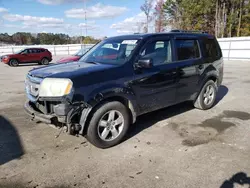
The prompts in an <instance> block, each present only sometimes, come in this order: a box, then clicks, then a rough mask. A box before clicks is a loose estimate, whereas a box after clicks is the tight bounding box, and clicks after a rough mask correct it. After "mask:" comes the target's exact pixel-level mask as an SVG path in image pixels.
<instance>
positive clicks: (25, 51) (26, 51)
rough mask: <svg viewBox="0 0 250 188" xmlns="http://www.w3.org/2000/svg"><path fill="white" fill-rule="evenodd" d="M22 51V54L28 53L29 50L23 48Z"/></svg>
mask: <svg viewBox="0 0 250 188" xmlns="http://www.w3.org/2000/svg"><path fill="white" fill-rule="evenodd" d="M22 53H24V54H28V53H30V52H29V50H28V49H26V50H24V51H23V52H22Z"/></svg>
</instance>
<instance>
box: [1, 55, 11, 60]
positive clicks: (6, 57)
mask: <svg viewBox="0 0 250 188" xmlns="http://www.w3.org/2000/svg"><path fill="white" fill-rule="evenodd" d="M1 58H2V59H8V58H9V56H7V55H4V56H2V57H1Z"/></svg>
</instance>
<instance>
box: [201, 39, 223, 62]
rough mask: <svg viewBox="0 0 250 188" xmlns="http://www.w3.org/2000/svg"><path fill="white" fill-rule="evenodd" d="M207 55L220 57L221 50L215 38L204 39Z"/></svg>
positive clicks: (205, 53)
mask: <svg viewBox="0 0 250 188" xmlns="http://www.w3.org/2000/svg"><path fill="white" fill-rule="evenodd" d="M203 45H204V49H205V52H204V55H205V57H213V58H215V57H220V55H221V54H220V50H219V47H218V45H217V42H216V40H215V39H204V40H203Z"/></svg>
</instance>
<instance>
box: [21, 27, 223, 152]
mask: <svg viewBox="0 0 250 188" xmlns="http://www.w3.org/2000/svg"><path fill="white" fill-rule="evenodd" d="M222 78H223V58H222V52H221V49H220V46H219V44H218V42H217V40H216V38H215V37H214V36H213V35H210V34H207V33H203V32H200V33H195V32H184V31H179V30H178V31H176V30H175V31H173V32H169V33H158V34H156V33H154V34H134V35H126V36H117V37H110V38H107V39H105V40H103V41H101V42H100V43H98V44H97V45H95V46H94V47H93V48H92V49H91V50H89V51H88V52H87V53H86V54H85V55H84V56H83V57H82V58H81V59H80V60H79V61H78V62H71V63H61V64H54V65H53V64H52V65H48V66H45V67H40V68H34V69H33V70H31V71H29V72H28V74H27V78H26V82H25V84H26V93H27V98H28V101H27V102H26V103H25V105H24V107H25V110H26V112H27V113H28V114H29V115H30V116H31V117H32V119H35V120H38V121H42V122H45V123H47V124H55V125H57V126H61V125H62V126H63V127H65V128H66V131H67V132H68V133H69V134H71V135H84V136H86V138H87V139H88V140H89V142H91V143H92V144H93V145H95V146H96V147H99V148H108V147H112V146H114V145H116V144H118V143H120V142H121V141H122V140H123V139H124V137H125V135H126V132H127V130H128V128H129V126H131V125H132V124H134V123H135V122H136V119H137V117H138V116H140V115H142V114H145V113H149V112H152V111H155V110H158V109H161V108H165V107H168V106H171V105H174V104H177V103H181V102H184V101H191V102H193V104H194V106H195V107H196V108H198V109H202V110H207V109H209V108H211V107H212V106H213V105H214V104H215V100H216V94H217V92H218V88H219V86H220V84H221V83H222Z"/></svg>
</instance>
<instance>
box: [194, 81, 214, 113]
mask: <svg viewBox="0 0 250 188" xmlns="http://www.w3.org/2000/svg"><path fill="white" fill-rule="evenodd" d="M217 91H218V88H217V86H216V84H215V83H214V81H213V80H208V81H207V82H206V83H205V84H204V86H203V87H202V89H201V91H200V93H199V96H198V97H197V99H196V101H195V102H194V106H195V107H196V108H198V109H201V110H208V109H210V108H211V107H213V105H214V103H215V100H216V95H217Z"/></svg>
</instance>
